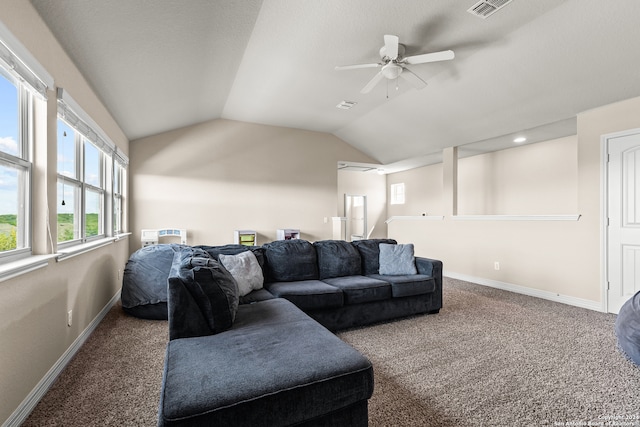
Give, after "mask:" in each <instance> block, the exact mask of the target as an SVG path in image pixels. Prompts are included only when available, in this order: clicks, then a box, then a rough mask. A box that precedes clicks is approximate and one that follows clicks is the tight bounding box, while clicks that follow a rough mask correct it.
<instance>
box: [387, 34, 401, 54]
mask: <svg viewBox="0 0 640 427" xmlns="http://www.w3.org/2000/svg"><path fill="white" fill-rule="evenodd" d="M398 41H399V39H398V36H393V35H389V34H387V35H385V36H384V53H385V55H386V56H388V57H389V59H391V60H394V59H396V58H398Z"/></svg>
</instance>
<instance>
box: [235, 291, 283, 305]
mask: <svg viewBox="0 0 640 427" xmlns="http://www.w3.org/2000/svg"><path fill="white" fill-rule="evenodd" d="M273 298H275V297H274V296H273V294H272V293H271V292H269V291H268V290H266V289H265V288H262V289H258V290H257V291H251V292H249V293H248V294H247V295H245V296H243V297H240V304H253V303H254V302H259V301H265V300H268V299H273Z"/></svg>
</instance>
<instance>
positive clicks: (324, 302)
mask: <svg viewBox="0 0 640 427" xmlns="http://www.w3.org/2000/svg"><path fill="white" fill-rule="evenodd" d="M265 288H267V290H268V291H269V292H271V293H272V294H273V295H275V296H277V297H280V298H285V299H287V300H289V301H291V302H292V303H294V304H295V305H296V306H298V307H300V308H301V309H302V310H314V309H320V308H334V307H341V306H342V305H343V304H344V298H343V295H342V291H341V290H340V289H338V288H336V287H335V286H331V285H329V284H327V283H324V282H321V281H319V280H301V281H298V282H271V283H267V284H265Z"/></svg>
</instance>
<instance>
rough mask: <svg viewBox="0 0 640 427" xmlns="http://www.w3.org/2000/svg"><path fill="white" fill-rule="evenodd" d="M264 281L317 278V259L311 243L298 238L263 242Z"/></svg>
mask: <svg viewBox="0 0 640 427" xmlns="http://www.w3.org/2000/svg"><path fill="white" fill-rule="evenodd" d="M262 247H263V248H264V251H265V252H264V258H265V269H264V270H265V278H264V279H265V282H266V283H268V282H295V281H298V280H317V279H318V260H317V257H316V249H315V248H314V247H313V245H312V244H311V243H310V242H308V241H306V240H300V239H293V240H276V241H274V242H270V243H265V244H264V245H263V246H262Z"/></svg>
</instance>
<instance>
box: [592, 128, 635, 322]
mask: <svg viewBox="0 0 640 427" xmlns="http://www.w3.org/2000/svg"><path fill="white" fill-rule="evenodd" d="M631 135H640V128H635V129H628V130H624V131H620V132H614V133H608V134H605V135H602V136H600V162H601V163H600V194H601V197H600V242H601V246H600V260H601V261H600V262H601V268H600V272H601V273H600V282H601V289H602V290H601V292H602V311H603V312H604V313H609V224H608V222H609V142H610V140H612V139H615V138H620V137H624V136H631Z"/></svg>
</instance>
